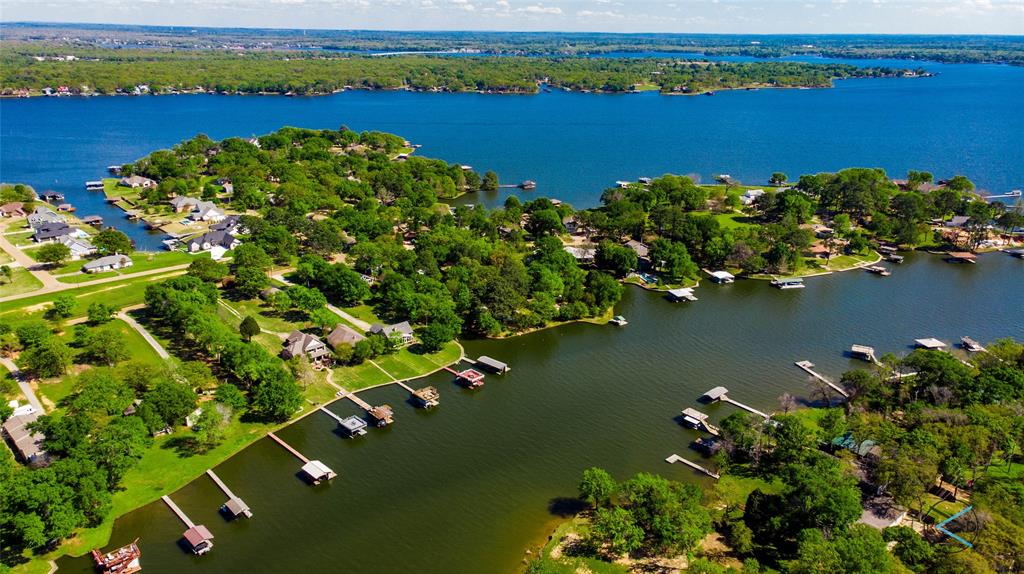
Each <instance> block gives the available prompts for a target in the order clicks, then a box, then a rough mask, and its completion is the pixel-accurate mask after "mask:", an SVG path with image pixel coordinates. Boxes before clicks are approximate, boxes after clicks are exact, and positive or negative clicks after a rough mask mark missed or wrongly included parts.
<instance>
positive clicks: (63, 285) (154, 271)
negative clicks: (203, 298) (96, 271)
mask: <svg viewBox="0 0 1024 574" xmlns="http://www.w3.org/2000/svg"><path fill="white" fill-rule="evenodd" d="M188 266H189V264H188V263H182V264H181V265H171V266H170V267H161V268H159V269H150V270H148V271H139V272H138V273H128V274H125V275H115V276H113V277H104V278H102V279H95V280H93V281H85V282H82V283H60V282H58V283H57V285H56V286H55V287H43V288H42V289H36V290H35V291H32V292H31V293H20V294H18V295H9V296H7V297H0V303H3V302H5V301H15V300H17V299H25V298H28V297H35V296H36V295H45V294H47V293H56V292H59V291H67V290H68V289H78V288H80V287H91V286H93V285H102V284H104V283H115V282H117V281H126V280H128V279H135V278H136V277H145V276H147V275H160V274H162V273H173V272H175V271H184V270H185V269H188ZM47 275H49V273H47ZM51 277H52V275H51Z"/></svg>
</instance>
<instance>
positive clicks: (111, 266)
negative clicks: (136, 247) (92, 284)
mask: <svg viewBox="0 0 1024 574" xmlns="http://www.w3.org/2000/svg"><path fill="white" fill-rule="evenodd" d="M132 265H133V262H132V258H131V257H128V256H127V255H120V254H115V255H107V256H106V257H100V258H99V259H93V260H92V261H89V262H87V263H86V264H85V265H82V271H85V272H86V273H103V272H105V271H115V270H117V269H125V268H127V267H131V266H132Z"/></svg>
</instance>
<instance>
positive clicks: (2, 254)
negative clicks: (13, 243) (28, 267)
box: [0, 251, 14, 265]
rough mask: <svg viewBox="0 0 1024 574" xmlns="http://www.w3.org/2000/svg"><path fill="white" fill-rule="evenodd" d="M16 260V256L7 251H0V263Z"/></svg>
mask: <svg viewBox="0 0 1024 574" xmlns="http://www.w3.org/2000/svg"><path fill="white" fill-rule="evenodd" d="M11 261H14V258H13V257H11V256H10V255H8V254H7V252H6V251H0V265H5V264H7V263H10V262H11Z"/></svg>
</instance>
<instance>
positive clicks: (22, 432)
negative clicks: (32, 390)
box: [3, 405, 49, 466]
mask: <svg viewBox="0 0 1024 574" xmlns="http://www.w3.org/2000/svg"><path fill="white" fill-rule="evenodd" d="M42 414H43V413H41V412H39V411H38V410H36V408H35V407H33V406H32V405H22V406H20V407H16V408H15V409H14V413H13V414H12V415H11V416H10V417H9V418H8V419H7V420H6V421H4V424H3V434H4V438H6V439H7V441H8V443H9V444H10V446H11V450H13V451H14V453H15V454H16V455H17V456H18V458H19V459H20V460H21V461H22V462H24V463H25V464H28V465H32V466H43V465H45V464H46V463H47V462H49V457H48V456H47V454H46V450H45V449H44V443H45V441H46V437H45V436H44V435H43V434H42V433H40V432H33V431H31V430H29V429H28V425H29V424H30V423H33V422H35V421H36V419H38V418H39V416H40V415H42Z"/></svg>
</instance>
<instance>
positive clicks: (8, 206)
mask: <svg viewBox="0 0 1024 574" xmlns="http://www.w3.org/2000/svg"><path fill="white" fill-rule="evenodd" d="M0 215H2V216H4V217H25V204H24V203H22V202H20V201H12V202H11V203H5V204H3V205H0Z"/></svg>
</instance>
